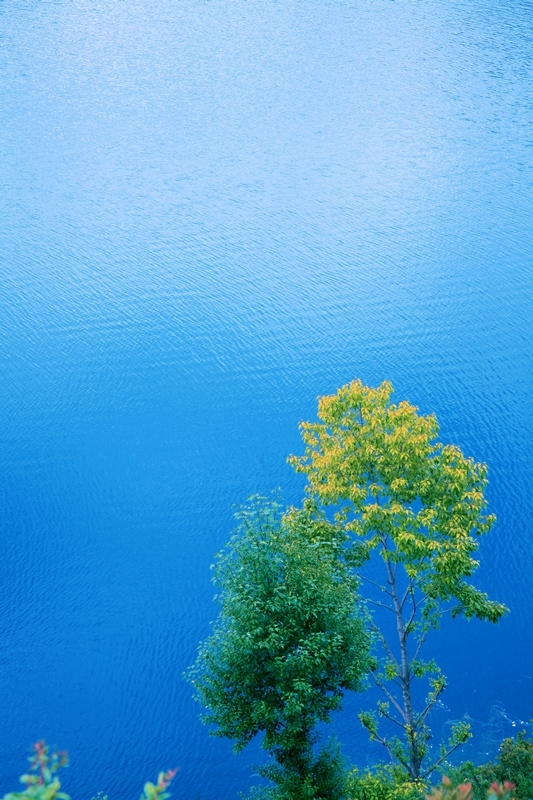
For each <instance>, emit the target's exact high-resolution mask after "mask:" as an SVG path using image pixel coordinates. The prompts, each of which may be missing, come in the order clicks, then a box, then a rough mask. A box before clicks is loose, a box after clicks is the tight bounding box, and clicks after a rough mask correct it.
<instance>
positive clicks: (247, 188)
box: [0, 0, 533, 798]
mask: <svg viewBox="0 0 533 800" xmlns="http://www.w3.org/2000/svg"><path fill="white" fill-rule="evenodd" d="M530 12H531V5H530V3H529V2H522V3H520V2H517V3H513V4H512V6H511V5H510V4H508V3H504V2H492V1H491V2H488V0H473V1H472V0H469V2H468V3H467V2H457V3H453V4H449V3H446V2H441V1H440V0H436V1H435V2H433V3H429V4H428V3H424V4H416V3H412V2H409V0H399V1H398V2H390V0H362V2H357V3H356V2H352V0H332V2H328V3H324V2H316V1H315V0H307V1H306V2H305V3H304V2H302V0H287V1H285V0H282V2H270V0H267V1H266V2H265V0H262V1H261V2H259V0H246V1H245V0H233V1H232V2H228V0H209V2H207V1H204V0H201V1H200V2H198V1H197V0H180V2H178V1H177V0H161V2H159V3H157V4H147V3H142V2H140V0H131V2H127V3H126V2H122V1H121V0H117V1H116V2H105V1H104V0H84V1H83V2H81V0H71V1H70V2H66V0H55V2H53V3H38V2H35V0H24V2H22V3H21V2H15V0H5V2H4V5H3V7H2V16H1V17H0V25H1V30H2V41H3V48H2V52H1V55H0V65H1V66H0V70H1V75H2V87H3V88H2V94H1V100H0V103H1V109H0V111H1V118H2V120H3V125H2V130H1V133H0V136H1V144H0V147H1V158H2V164H3V169H2V184H3V188H2V192H1V193H0V203H1V205H2V225H1V230H0V254H1V259H2V280H1V283H0V306H1V319H2V322H3V324H2V327H1V332H0V345H1V350H2V354H3V380H2V382H1V383H0V407H1V408H2V415H3V421H4V425H3V426H2V447H1V450H0V452H1V456H0V486H1V492H2V509H3V510H2V519H1V525H2V535H1V539H0V541H1V548H2V553H1V559H0V564H1V570H2V587H3V588H2V592H1V593H0V607H1V615H2V616H1V618H2V624H3V628H2V649H1V651H0V653H1V655H0V658H1V666H0V685H1V692H2V708H3V711H4V713H3V719H4V725H3V726H2V727H3V730H2V737H3V738H2V747H1V752H2V755H1V756H0V780H1V786H2V787H4V789H5V790H6V791H7V790H8V789H9V788H10V787H14V786H15V785H16V779H17V776H18V775H19V774H20V772H21V771H22V769H23V768H24V760H23V758H24V753H25V750H26V748H27V746H28V745H29V743H30V742H31V741H34V740H35V739H36V738H37V737H41V736H45V737H46V738H47V739H48V740H50V741H51V742H56V743H57V744H58V745H59V746H61V747H67V748H68V749H69V750H70V753H71V759H72V766H71V769H70V776H69V778H68V780H67V784H68V785H67V788H70V789H71V790H72V792H73V794H77V795H78V796H79V797H82V798H83V797H87V798H88V797H91V796H92V794H95V793H96V792H97V791H98V790H104V791H106V792H109V794H110V796H111V797H116V798H118V797H126V796H127V795H128V796H135V792H138V791H139V790H140V787H141V785H142V782H143V781H144V780H145V779H146V778H147V777H151V776H153V775H155V774H156V773H157V770H158V769H159V768H164V767H170V766H173V765H174V764H176V763H177V764H179V765H180V766H181V772H180V775H179V777H178V778H177V779H176V789H175V795H176V797H179V796H182V797H191V796H198V797H202V798H215V797H217V798H219V797H220V793H221V791H222V792H223V794H224V795H226V796H227V797H228V798H233V797H236V795H237V792H238V790H241V789H246V787H247V786H248V784H249V779H248V775H249V769H248V764H249V762H253V761H254V760H257V758H258V755H257V753H256V752H252V753H251V754H250V755H247V754H244V755H243V756H241V757H239V758H233V757H232V756H231V755H230V746H229V744H228V743H226V742H219V741H214V740H211V739H209V738H208V737H207V734H206V730H205V729H204V728H203V727H202V725H201V724H200V723H199V722H198V720H197V714H198V709H197V708H196V707H195V705H194V704H193V702H192V701H191V699H190V688H189V687H188V685H187V684H185V683H184V682H183V681H182V679H181V673H182V671H183V669H184V668H185V667H186V666H187V665H189V664H190V663H191V661H192V660H193V658H194V654H195V650H196V646H197V643H198V641H199V639H201V638H202V637H205V636H206V634H207V632H208V629H209V620H211V619H213V617H214V616H215V613H216V612H215V609H214V606H213V604H212V601H211V596H212V593H213V589H212V586H211V584H210V573H209V565H210V563H211V561H212V557H213V554H214V552H215V551H216V550H217V549H218V548H219V547H220V546H221V545H222V544H223V543H224V541H225V540H226V539H227V538H228V535H229V532H230V530H231V526H232V518H231V515H232V505H233V504H234V503H239V502H242V501H244V500H245V498H246V497H247V495H248V494H250V493H251V492H254V491H266V492H268V491H270V489H272V488H274V487H276V486H281V487H282V491H283V494H284V496H285V497H286V498H287V500H288V501H291V502H297V501H298V498H299V497H300V493H301V483H300V481H299V480H298V479H296V477H295V476H294V475H293V474H292V473H291V471H290V470H289V468H288V467H287V465H286V463H285V458H286V455H287V454H288V453H290V452H298V451H299V449H300V448H301V445H300V443H299V439H298V432H297V423H298V421H299V420H300V419H309V418H311V417H312V416H313V414H314V412H315V398H316V396H317V395H318V394H324V393H327V392H332V391H334V390H335V389H336V388H337V387H338V386H339V385H341V384H342V383H344V382H346V381H347V380H349V379H352V378H354V377H361V378H362V379H363V380H364V381H365V382H367V383H369V384H373V385H376V384H377V383H379V382H381V380H383V379H384V378H389V379H390V380H392V381H393V383H394V385H395V387H396V389H397V396H398V397H399V398H403V397H405V398H407V399H409V400H410V401H411V402H413V403H415V404H417V405H419V406H420V407H421V409H422V410H423V411H424V412H429V411H435V412H436V413H437V415H438V417H439V420H440V422H441V425H442V436H443V438H444V439H445V440H446V441H452V442H457V443H458V444H460V445H461V446H462V448H463V449H464V451H465V452H466V453H468V454H471V455H472V456H473V457H475V458H476V459H480V460H485V461H487V463H488V464H489V467H490V473H489V476H490V480H491V485H490V500H491V506H492V509H493V510H494V511H495V512H496V513H497V514H498V517H499V523H498V525H497V527H496V528H495V529H494V531H493V532H492V533H491V534H490V536H489V537H487V540H486V541H485V542H484V543H483V545H482V548H481V560H482V567H481V569H480V571H479V577H478V583H479V585H481V586H484V587H485V588H486V589H487V590H490V592H491V594H492V595H493V596H494V597H495V598H497V599H499V600H501V601H503V602H505V603H506V604H508V605H509V606H510V607H511V608H512V614H511V615H510V616H509V617H508V618H507V619H506V620H504V621H503V622H502V623H500V625H499V626H498V627H497V628H494V627H492V626H488V625H481V624H480V625H477V624H474V623H471V624H468V623H466V622H456V623H455V624H454V625H453V626H450V627H449V628H446V629H445V630H444V631H443V633H442V635H441V636H439V637H435V639H434V642H433V645H432V647H433V650H434V655H435V657H436V658H437V659H438V660H439V661H440V663H441V664H442V666H443V669H444V671H445V673H446V674H447V675H448V676H449V682H450V688H449V690H448V691H447V692H446V696H445V698H444V699H445V703H446V709H445V710H443V712H442V713H441V714H440V715H439V717H442V719H443V721H442V725H443V726H446V725H447V724H448V723H449V721H450V720H453V719H456V718H458V717H460V716H461V715H462V714H463V713H467V714H468V715H470V717H471V718H472V719H475V720H483V721H487V720H489V719H491V713H492V712H491V709H493V708H501V709H502V712H501V713H502V714H504V715H506V718H509V719H511V720H518V719H529V718H530V717H532V716H533V707H532V706H533V692H532V687H531V683H532V672H531V663H532V656H533V649H532V647H533V646H532V642H533V630H532V622H531V620H532V615H531V610H530V609H531V602H532V599H533V588H532V585H531V581H530V569H529V565H530V564H531V558H532V555H533V543H532V537H531V526H530V515H529V514H528V513H527V510H528V507H529V504H530V497H531V496H532V492H531V480H530V478H531V472H530V468H529V461H528V456H529V453H530V451H531V445H532V442H531V426H530V419H531V400H530V398H531V388H532V387H531V376H532V374H533V372H532V370H531V348H530V347H529V346H528V342H529V336H530V333H531V322H530V320H531V300H532V282H531V256H532V252H533V247H532V233H531V226H530V225H529V224H528V222H529V220H530V218H531V212H532V210H533V208H532V206H533V203H532V194H531V185H532V182H531V107H532V105H531V99H532V98H531V94H532V89H531V87H532V86H533V82H532V81H531V75H530V72H531V59H530V53H531V44H532V38H533V37H532V26H533V17H532V15H531V13H530ZM363 702H365V703H368V704H370V703H371V702H372V701H371V698H365V699H364V701H363ZM360 703H361V698H358V697H357V698H355V697H354V698H349V699H348V700H347V703H346V711H345V712H344V713H343V715H341V716H340V717H339V720H338V724H337V729H338V730H339V732H340V734H341V737H342V739H343V742H344V745H345V749H346V752H347V753H348V754H349V756H350V757H351V758H352V759H354V760H355V761H356V762H358V763H366V762H369V761H371V760H373V759H374V758H376V757H377V756H379V755H380V754H379V751H376V750H375V749H374V747H373V746H372V745H369V744H368V743H367V742H366V740H365V738H364V734H363V733H362V732H361V731H360V730H359V725H358V723H357V721H356V719H355V717H356V711H357V709H358V708H359V705H360ZM502 719H503V717H502ZM438 724H440V723H438ZM484 724H485V723H484ZM504 727H505V726H504ZM502 730H503V728H502ZM505 730H506V731H507V729H505ZM499 735H500V734H499V732H498V733H497V736H496V737H495V738H492V739H491V740H490V746H488V745H487V741H488V740H487V737H486V736H484V734H483V732H482V730H481V726H480V736H479V737H478V739H477V742H474V744H473V745H472V747H474V748H476V747H477V751H476V752H477V754H478V755H479V754H482V753H483V752H484V751H486V750H487V749H490V747H492V746H493V745H494V742H495V741H496V739H497V738H498V736H499ZM132 793H133V794H132Z"/></svg>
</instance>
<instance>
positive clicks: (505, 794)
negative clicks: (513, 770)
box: [426, 775, 515, 800]
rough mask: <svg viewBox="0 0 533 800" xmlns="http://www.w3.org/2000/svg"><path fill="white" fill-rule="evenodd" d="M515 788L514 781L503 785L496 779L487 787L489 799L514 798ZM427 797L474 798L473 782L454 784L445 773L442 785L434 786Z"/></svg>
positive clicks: (431, 799)
mask: <svg viewBox="0 0 533 800" xmlns="http://www.w3.org/2000/svg"><path fill="white" fill-rule="evenodd" d="M514 788H515V786H514V783H510V782H509V781H505V783H504V784H503V785H501V784H499V783H497V782H496V781H494V783H492V784H491V785H490V786H489V788H488V789H487V792H486V797H487V800H514V797H515V795H514V792H513V790H514ZM426 798H427V800H472V798H473V791H472V784H471V783H461V784H459V786H454V784H453V782H452V780H451V779H450V778H448V777H447V776H446V775H444V776H443V778H442V783H441V785H440V786H438V787H436V788H434V789H433V790H432V792H431V794H428V795H426Z"/></svg>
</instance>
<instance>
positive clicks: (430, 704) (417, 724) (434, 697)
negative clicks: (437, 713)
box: [415, 689, 444, 728]
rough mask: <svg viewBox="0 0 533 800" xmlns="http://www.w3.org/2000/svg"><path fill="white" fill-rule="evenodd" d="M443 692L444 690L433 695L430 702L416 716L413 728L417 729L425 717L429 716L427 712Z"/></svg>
mask: <svg viewBox="0 0 533 800" xmlns="http://www.w3.org/2000/svg"><path fill="white" fill-rule="evenodd" d="M443 691H444V689H442V690H441V691H440V692H437V693H436V694H435V695H433V697H432V698H431V700H430V701H429V702H428V703H427V704H426V707H425V709H424V710H423V711H421V712H420V714H419V715H418V717H417V718H416V721H415V726H416V727H417V728H418V726H419V724H420V723H421V722H423V721H424V720H425V718H426V717H427V715H428V714H429V712H430V711H431V709H432V708H433V706H434V705H435V703H436V701H437V700H438V698H439V696H440V695H441V694H442V692H443Z"/></svg>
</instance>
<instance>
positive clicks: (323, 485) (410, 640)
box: [289, 380, 506, 780]
mask: <svg viewBox="0 0 533 800" xmlns="http://www.w3.org/2000/svg"><path fill="white" fill-rule="evenodd" d="M392 391H393V389H392V386H391V384H390V383H388V382H384V383H382V384H381V386H379V387H378V388H377V389H372V388H369V387H367V386H364V385H363V384H362V382H361V381H359V380H358V381H354V382H352V383H350V384H348V385H346V386H343V387H342V388H341V389H339V390H338V392H337V393H336V394H335V395H332V396H329V397H322V398H320V399H319V404H318V418H319V420H320V421H319V422H316V423H309V422H304V423H302V425H301V431H302V437H303V440H304V443H305V445H306V450H305V454H304V455H303V456H301V457H296V456H291V458H290V459H289V461H290V462H291V463H292V464H293V466H294V467H295V469H296V471H297V472H302V473H305V474H306V475H307V478H308V481H309V485H308V491H309V492H310V494H311V496H313V497H315V498H317V499H318V500H319V501H320V502H321V503H323V504H324V505H331V506H334V507H335V514H334V519H335V521H336V523H337V524H339V525H341V526H342V527H343V528H344V530H345V531H346V532H347V533H348V534H349V535H350V536H351V542H352V543H351V546H350V547H349V549H348V551H347V553H346V558H347V560H348V561H349V562H350V563H351V564H352V565H353V567H354V568H355V569H356V571H357V573H358V575H359V576H360V579H361V580H363V581H364V583H365V586H366V587H367V589H368V592H367V594H366V602H367V604H369V606H371V607H372V608H373V609H374V611H373V612H372V615H370V614H369V619H370V625H371V628H372V630H373V632H374V636H375V641H376V643H377V644H378V645H379V652H380V657H379V659H377V660H376V663H375V665H374V670H373V672H372V675H373V679H374V681H375V683H376V685H377V686H378V687H379V688H380V690H381V691H382V692H383V694H384V697H385V699H384V700H383V701H381V702H380V703H378V712H379V716H380V717H382V718H384V719H386V720H389V721H390V722H391V723H392V724H393V725H394V726H395V727H396V728H398V729H399V736H394V737H392V738H386V736H385V735H383V734H382V733H380V729H379V726H378V717H377V716H376V715H375V714H371V713H362V714H360V720H361V722H362V723H363V725H364V726H365V728H366V729H367V730H368V732H369V734H370V736H371V738H372V739H373V740H376V741H378V742H381V744H383V745H384V746H385V747H386V748H387V750H388V751H389V754H390V755H391V756H392V758H393V760H395V761H396V763H399V764H400V765H401V766H402V767H403V768H404V769H405V770H406V771H407V774H408V776H409V778H410V779H411V780H418V779H424V778H426V777H427V776H428V775H429V774H430V773H431V772H432V770H433V769H435V767H436V766H438V765H439V764H440V763H442V761H443V760H444V759H445V758H446V757H447V756H448V755H450V753H452V752H453V751H454V750H455V749H456V748H457V747H459V745H460V744H462V743H463V742H465V741H466V740H467V739H468V738H469V736H470V730H469V727H468V726H467V725H465V724H463V723H461V724H459V725H457V726H455V728H454V729H453V730H452V736H451V739H450V741H449V742H448V743H447V744H445V745H443V746H442V748H441V751H440V753H439V755H438V756H436V757H434V758H433V760H432V761H430V762H429V763H426V762H427V757H428V755H429V750H428V744H427V743H428V741H429V739H430V737H431V731H430V729H429V726H428V724H427V718H428V715H429V712H430V711H431V709H432V708H433V707H434V705H435V702H436V701H437V699H438V698H439V697H440V695H441V694H442V692H443V691H444V689H445V686H446V680H445V678H444V676H443V675H442V673H441V671H440V670H439V668H438V667H437V665H436V664H435V663H434V662H433V661H424V660H422V659H421V657H420V653H421V649H422V647H423V645H424V643H425V641H426V637H427V635H428V632H429V631H430V630H431V629H432V628H437V627H438V626H439V623H440V621H441V618H442V615H443V614H444V613H450V614H451V616H452V617H456V616H458V615H464V616H465V617H466V618H468V619H470V618H472V617H477V618H478V619H482V620H489V621H491V622H496V621H497V620H498V619H499V618H500V617H501V616H502V615H503V614H504V613H505V611H506V608H505V606H503V605H501V604H500V603H496V602H493V601H491V600H489V598H488V597H487V595H486V594H484V593H483V592H481V591H479V590H478V589H476V588H474V587H473V586H472V585H471V584H470V583H469V581H468V578H469V577H470V576H471V575H472V573H473V572H474V570H475V568H476V567H477V565H478V562H477V561H476V560H475V559H474V553H475V551H476V549H477V547H478V537H479V536H481V535H482V534H485V533H486V532H487V531H488V530H489V529H490V527H491V526H492V524H493V522H494V519H495V518H494V516H492V515H490V516H487V515H485V507H486V500H485V496H484V490H485V486H486V483H487V478H486V472H487V470H486V467H485V465H484V464H480V463H476V462H474V461H473V460H472V459H471V458H465V456H464V455H463V454H462V452H461V451H460V449H459V448H458V447H454V446H452V445H443V444H441V443H440V442H438V441H437V436H438V430H439V428H438V424H437V420H436V418H435V416H434V415H429V416H421V415H419V414H418V413H417V409H416V408H415V407H414V406H412V405H410V404H409V403H407V402H401V403H399V404H398V405H394V404H393V403H391V402H390V397H391V394H392ZM379 614H382V615H383V614H385V615H389V616H390V618H391V621H393V625H392V626H389V625H388V624H387V621H386V619H383V617H382V618H381V624H380V625H378V623H377V621H376V620H378V619H379ZM424 677H425V678H426V680H427V681H428V682H429V693H428V695H427V697H426V699H425V701H424V702H423V703H422V704H421V707H420V708H419V709H415V699H416V695H415V692H414V685H413V681H414V680H415V679H418V678H424Z"/></svg>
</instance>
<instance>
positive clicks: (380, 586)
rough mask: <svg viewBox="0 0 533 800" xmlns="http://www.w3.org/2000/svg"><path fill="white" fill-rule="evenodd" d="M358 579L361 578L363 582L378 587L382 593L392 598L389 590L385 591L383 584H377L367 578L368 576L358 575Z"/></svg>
mask: <svg viewBox="0 0 533 800" xmlns="http://www.w3.org/2000/svg"><path fill="white" fill-rule="evenodd" d="M357 577H358V578H361V580H363V581H366V582H367V583H371V584H372V586H377V588H378V589H381V591H382V592H385V594H388V595H389V597H392V595H391V593H390V592H389V591H388V590H387V589H385V587H384V586H383V584H381V583H377V582H376V581H373V580H371V579H370V578H367V577H366V575H360V574H359V573H358V574H357Z"/></svg>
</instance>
